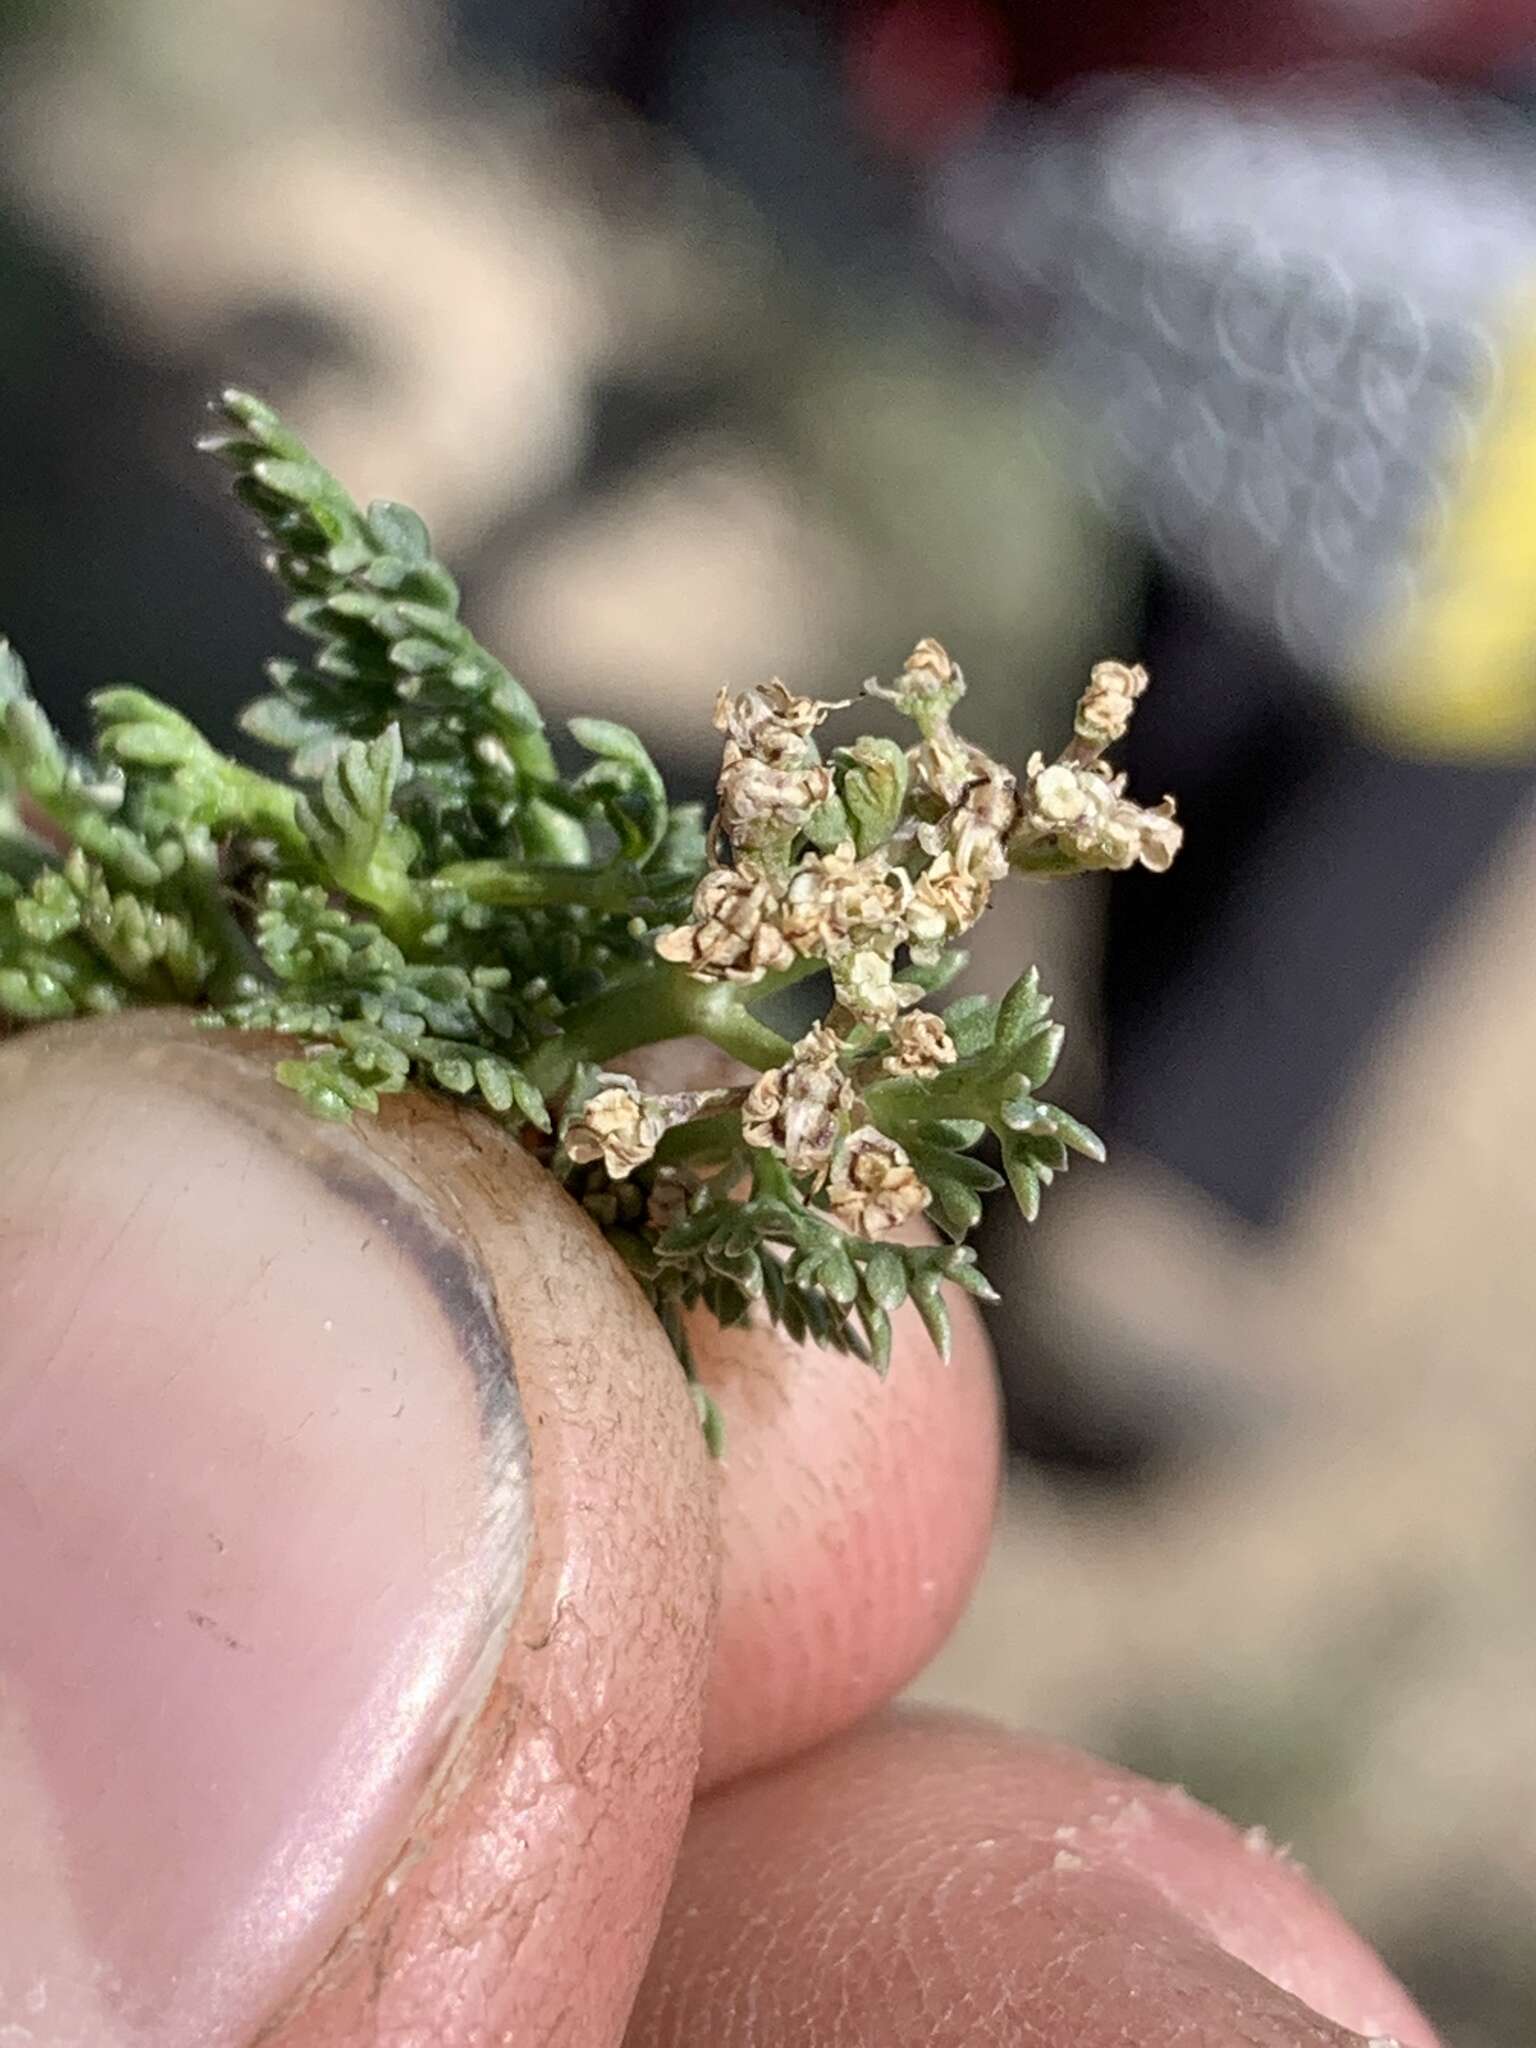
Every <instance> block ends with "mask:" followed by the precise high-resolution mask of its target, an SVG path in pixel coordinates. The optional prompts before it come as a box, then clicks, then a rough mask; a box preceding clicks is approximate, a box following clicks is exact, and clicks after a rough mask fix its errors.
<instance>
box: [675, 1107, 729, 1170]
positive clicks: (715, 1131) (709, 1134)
mask: <svg viewBox="0 0 1536 2048" xmlns="http://www.w3.org/2000/svg"><path fill="white" fill-rule="evenodd" d="M740 1145H741V1116H740V1113H739V1112H738V1111H737V1110H734V1109H723V1110H721V1111H720V1113H719V1114H718V1115H717V1116H696V1117H695V1118H694V1119H693V1122H692V1123H688V1124H678V1125H677V1126H676V1127H675V1128H674V1129H673V1130H670V1131H668V1132H667V1133H666V1135H665V1136H664V1137H663V1139H662V1141H661V1143H660V1144H659V1145H658V1146H657V1147H656V1164H657V1165H658V1166H718V1165H720V1164H721V1163H722V1162H723V1161H725V1160H727V1159H729V1158H730V1157H731V1156H732V1154H733V1153H735V1152H736V1151H737V1150H738V1149H739V1148H740Z"/></svg>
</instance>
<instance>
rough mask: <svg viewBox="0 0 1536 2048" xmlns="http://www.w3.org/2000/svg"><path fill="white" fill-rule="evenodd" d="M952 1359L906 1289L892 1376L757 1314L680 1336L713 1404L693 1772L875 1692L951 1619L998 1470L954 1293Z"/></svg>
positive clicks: (712, 1769) (983, 1396) (794, 1733)
mask: <svg viewBox="0 0 1536 2048" xmlns="http://www.w3.org/2000/svg"><path fill="white" fill-rule="evenodd" d="M951 1311H952V1314H953V1317H954V1332H955V1334H954V1344H953V1348H952V1355H951V1357H950V1359H949V1361H948V1362H947V1363H946V1362H945V1361H944V1360H943V1359H942V1358H940V1356H939V1355H938V1353H937V1352H936V1351H935V1350H934V1348H933V1345H932V1343H931V1341H930V1339H929V1337H928V1334H927V1332H926V1331H925V1330H924V1328H923V1325H922V1323H921V1321H920V1319H919V1318H918V1316H917V1314H916V1312H915V1310H913V1309H912V1308H911V1307H910V1305H909V1306H908V1307H906V1308H904V1309H903V1310H902V1311H901V1312H900V1314H898V1315H897V1317H896V1318H895V1337H894V1342H893V1346H892V1360H891V1368H890V1371H889V1373H888V1374H887V1375H886V1377H885V1378H884V1379H881V1378H879V1377H878V1376H877V1375H876V1374H875V1373H874V1372H872V1371H871V1369H870V1368H869V1367H868V1366H867V1365H865V1364H863V1363H862V1362H861V1361H859V1360H858V1359H855V1358H851V1357H848V1356H846V1355H845V1354H843V1353H840V1352H832V1351H818V1350H816V1349H814V1348H812V1347H808V1346H803V1345H802V1346H796V1345H791V1344H788V1343H786V1342H785V1341H784V1340H783V1339H782V1337H781V1336H780V1335H779V1334H778V1333H777V1332H776V1331H773V1330H770V1329H766V1328H763V1327H753V1328H747V1329H733V1330H722V1329H719V1328H718V1327H717V1326H715V1325H713V1324H709V1323H706V1322H704V1321H702V1320H701V1321H700V1322H699V1323H698V1324H697V1325H696V1326H695V1327H694V1329H693V1330H692V1332H691V1336H692V1341H693V1344H694V1349H695V1355H696V1357H697V1360H698V1365H699V1374H700V1377H701V1379H702V1380H703V1381H704V1383H705V1385H706V1386H707V1387H708V1388H709V1390H710V1392H711V1393H712V1394H713V1395H714V1398H715V1400H716V1402H717V1403H718V1405H719V1407H720V1410H721V1413H722V1415H723V1417H724V1420H725V1442H726V1451H725V1458H724V1461H723V1463H722V1465H721V1469H720V1476H719V1497H720V1523H721V1546H722V1551H723V1558H722V1565H721V1599H720V1623H719V1632H718V1637H717V1642H716V1649H715V1660H714V1666H713V1670H712V1673H711V1678H710V1689H709V1704H708V1711H707V1714H706V1719H705V1728H704V1761H703V1765H702V1768H701V1772H700V1784H701V1786H703V1787H708V1786H711V1785H715V1784H719V1783H722V1782H724V1781H725V1780H726V1779H728V1778H732V1777H737V1776H739V1775H741V1773H743V1772H745V1771H750V1770H755V1769H758V1768H760V1767H761V1766H762V1765H763V1764H765V1763H769V1762H774V1761H777V1760H779V1759H781V1758H784V1757H787V1756H790V1755H792V1754H794V1753H795V1752H796V1751H798V1750H802V1749H805V1748H808V1747H809V1746H810V1745H811V1744H813V1743H816V1742H820V1741H822V1740H824V1739H825V1738H826V1737H828V1736H829V1735H833V1734H836V1733H838V1732H840V1731H841V1730H843V1729H845V1728H849V1727H851V1726H852V1725H853V1724H854V1722H856V1721H857V1720H859V1719H860V1718H861V1717H862V1716H863V1715H865V1714H867V1713H869V1712H871V1711H872V1710H873V1709H875V1708H876V1707H879V1706H882V1705H884V1703H885V1702H886V1701H887V1700H889V1699H890V1698H891V1697H892V1696H893V1695H894V1694H895V1693H897V1692H898V1691H899V1690H900V1689H901V1687H902V1686H904V1685H905V1684H906V1683H907V1682H908V1681H909V1680H910V1679H911V1678H913V1677H914V1676H915V1675H916V1674H917V1672H918V1671H920V1670H921V1669H922V1667H923V1666H924V1665H925V1664H926V1663H927V1662H928V1660H929V1658H930V1657H932V1656H933V1655H934V1653H935V1652H936V1651H937V1649H938V1648H939V1646H940V1644H941V1643H942V1642H943V1640H944V1638H945V1637H946V1636H947V1635H948V1633H949V1631H950V1629H951V1627H952V1626H953V1625H954V1622H955V1619H956V1617H957V1616H958V1614H959V1612H960V1609H961V1608H962V1607H963V1605H964V1603H965V1600H966V1597H967V1595H968V1594H969V1592H970V1590H971V1587H972V1585H973V1584H974V1582H975V1578H976V1574H977V1573H978V1572H979V1570H980V1569H981V1564H982V1561H983V1558H984V1557H985V1554H986V1548H987V1541H988V1536H989V1533H990V1530H991V1526H992V1518H993V1513H994V1510H995V1507H996V1501H997V1488H998V1480H999V1475H1000V1470H1001V1452H1000V1439H999V1431H998V1397H997V1388H996V1377H995V1374H994V1371H993V1367H992V1361H991V1356H990V1353H989V1350H988V1347H987V1343H986V1338H985V1336H984V1334H983V1332H982V1328H981V1322H980V1318H979V1317H978V1316H977V1315H976V1313H975V1311H974V1309H973V1307H972V1304H971V1303H970V1302H969V1301H968V1300H967V1299H966V1298H965V1297H964V1296H963V1295H960V1294H959V1292H958V1290H955V1292H954V1299H953V1300H952V1302H951Z"/></svg>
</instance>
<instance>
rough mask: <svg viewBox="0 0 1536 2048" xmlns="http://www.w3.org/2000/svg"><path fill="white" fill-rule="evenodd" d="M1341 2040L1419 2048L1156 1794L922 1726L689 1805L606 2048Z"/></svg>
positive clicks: (1259, 1873) (1336, 1924)
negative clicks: (650, 1931)
mask: <svg viewBox="0 0 1536 2048" xmlns="http://www.w3.org/2000/svg"><path fill="white" fill-rule="evenodd" d="M1324 2013H1326V2014H1327V2015H1328V2017H1327V2018H1324V2017H1322V2016H1321V2015H1322V2014H1324ZM1350 2028H1353V2029H1355V2030H1356V2031H1355V2032H1350V2031H1348V2030H1349V2029H1350ZM1362 2036H1363V2037H1366V2038H1374V2039H1378V2040H1379V2039H1381V2038H1382V2037H1395V2038H1396V2039H1397V2040H1399V2041H1401V2042H1402V2043H1403V2044H1404V2048H1432V2043H1433V2036H1432V2034H1431V2032H1430V2030H1429V2028H1428V2026H1427V2025H1426V2024H1425V2022H1424V2021H1423V2019H1422V2018H1421V2017H1420V2016H1419V2015H1418V2014H1417V2013H1416V2012H1415V2010H1414V2009H1413V2007H1412V2005H1411V2003H1410V2002H1409V2000H1408V1999H1407V1997H1406V1995H1405V1994H1404V1993H1403V1991H1402V1990H1401V1989H1400V1987H1399V1986H1398V1985H1397V1984H1396V1983H1395V1982H1394V1981H1393V1980H1392V1979H1391V1978H1390V1977H1389V1976H1388V1974H1387V1972H1386V1971H1385V1970H1384V1969H1383V1967H1382V1966H1381V1964H1380V1963H1379V1962H1377V1961H1376V1959H1375V1958H1374V1957H1373V1956H1371V1954H1370V1953H1369V1951H1368V1950H1367V1949H1366V1948H1365V1947H1364V1946H1363V1944H1362V1943H1360V1942H1359V1941H1358V1939H1357V1938H1356V1937H1355V1936H1354V1935H1352V1934H1351V1933H1350V1932H1349V1931H1348V1929H1347V1928H1345V1926H1344V1925H1343V1923H1342V1922H1341V1921H1340V1920H1339V1919H1338V1917H1337V1915H1336V1914H1334V1913H1333V1911H1332V1910H1331V1908H1329V1907H1328V1906H1327V1904H1326V1903H1325V1902H1324V1901H1323V1900H1322V1899H1321V1898H1320V1897H1319V1896H1318V1894H1317V1893H1316V1892H1315V1891H1314V1890H1313V1889H1312V1887H1311V1886H1310V1885H1309V1883H1308V1882H1307V1880H1306V1879H1305V1877H1304V1876H1303V1875H1302V1873H1301V1872H1300V1871H1299V1870H1297V1869H1296V1867H1295V1866H1294V1865H1292V1864H1290V1863H1289V1862H1287V1861H1286V1860H1284V1859H1283V1858H1281V1857H1278V1856H1276V1855H1274V1854H1273V1853H1272V1852H1271V1851H1269V1850H1268V1849H1267V1847H1265V1848H1261V1847H1259V1846H1258V1845H1257V1844H1256V1842H1250V1840H1249V1839H1248V1838H1245V1837H1243V1836H1242V1835H1239V1834H1238V1833H1237V1832H1236V1831H1235V1830H1233V1829H1231V1828H1230V1827H1228V1826H1227V1824H1226V1823H1225V1822H1223V1821H1221V1820H1219V1819H1218V1818H1217V1817H1216V1816H1215V1815H1213V1814H1211V1813H1209V1812H1207V1811H1205V1810H1204V1809H1202V1808H1200V1807H1198V1806H1197V1805H1196V1804H1195V1803H1194V1802H1193V1801H1192V1800H1190V1799H1189V1798H1187V1796H1185V1795H1184V1794H1182V1793H1179V1792H1177V1791H1175V1790H1171V1789H1169V1788H1167V1787H1158V1786H1153V1785H1150V1784H1147V1783H1146V1782H1145V1781H1143V1780H1140V1779H1136V1778H1134V1777H1131V1776H1129V1775H1128V1774H1127V1773H1124V1772H1120V1771H1116V1770H1114V1769H1112V1768H1111V1767H1110V1766H1108V1765H1104V1764H1099V1763H1096V1762H1093V1761H1092V1760H1090V1759H1089V1758H1086V1757H1083V1756H1080V1755H1077V1754H1075V1753H1074V1752H1072V1751H1069V1750H1064V1749H1059V1748H1055V1747H1052V1746H1050V1745H1046V1744H1041V1743H1033V1742H1026V1741H1023V1740H1021V1739H1019V1738H1015V1737H1012V1736H1009V1735H1006V1734H1003V1733H1002V1732H1000V1731H997V1730H995V1729H992V1728H989V1727H986V1726H983V1725H982V1724H979V1723H975V1722H967V1721H960V1720H955V1719H950V1718H947V1717H943V1716H937V1715H926V1714H925V1715H907V1716H897V1715H892V1716H889V1717H887V1718H886V1719H884V1720H883V1721H882V1722H880V1723H878V1724H876V1725H873V1726H870V1727H867V1728H865V1729H863V1730H861V1731H859V1732H858V1733H856V1734H854V1735H851V1736H848V1737H845V1738H843V1739H842V1740H841V1741H838V1742H835V1743H831V1744H828V1745H826V1746H825V1747H824V1748H822V1749H819V1750H817V1751H815V1752H813V1753H812V1754H811V1755H809V1756H806V1757H803V1758H801V1759H800V1760H799V1761H797V1762H795V1763H793V1764H790V1765H788V1766H786V1767H783V1768H781V1769H778V1770H773V1771H767V1772H764V1773H761V1774H760V1775H758V1776H756V1777H753V1778H749V1779H745V1780H743V1781H741V1782H740V1783H738V1784H735V1785H732V1786H729V1787H727V1788H725V1789H724V1790H722V1791H720V1792H717V1793H715V1794H713V1795H712V1796H711V1797H710V1798H708V1799H706V1800H704V1801H702V1802H701V1804H700V1805H699V1806H698V1807H697V1808H696V1809H695V1814H694V1818H693V1821H692V1824H691V1826H690V1829H689V1833H688V1837H687V1840H686V1842H685V1844H684V1849H683V1855H682V1859H681V1862H680V1865H679V1870H678V1875H677V1878H676V1880H675V1882H674V1886H673V1891H672V1896H671V1899H670V1900H669V1902H668V1907H667V1914H666V1918H665V1920H664V1922H663V1926H662V1931H661V1935H660V1937H659V1939H658V1942H657V1946H656V1950H655V1953H654V1955H653V1958H652V1962H651V1968H650V1970H649V1972H648V1974H647V1976H646V1980H645V1983H644V1985H643V1987H642V1989H641V1994H640V1999H639V2002H638V2004H637V2006H636V2011H635V2017H634V2019H633V2021H632V2023H631V2028H630V2032H629V2034H628V2035H627V2036H626V2048H908V2044H910V2048H960V2044H962V2043H963V2044H965V2048H1346V2044H1351V2048H1358V2044H1359V2040H1360V2038H1361V2037H1362Z"/></svg>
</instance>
